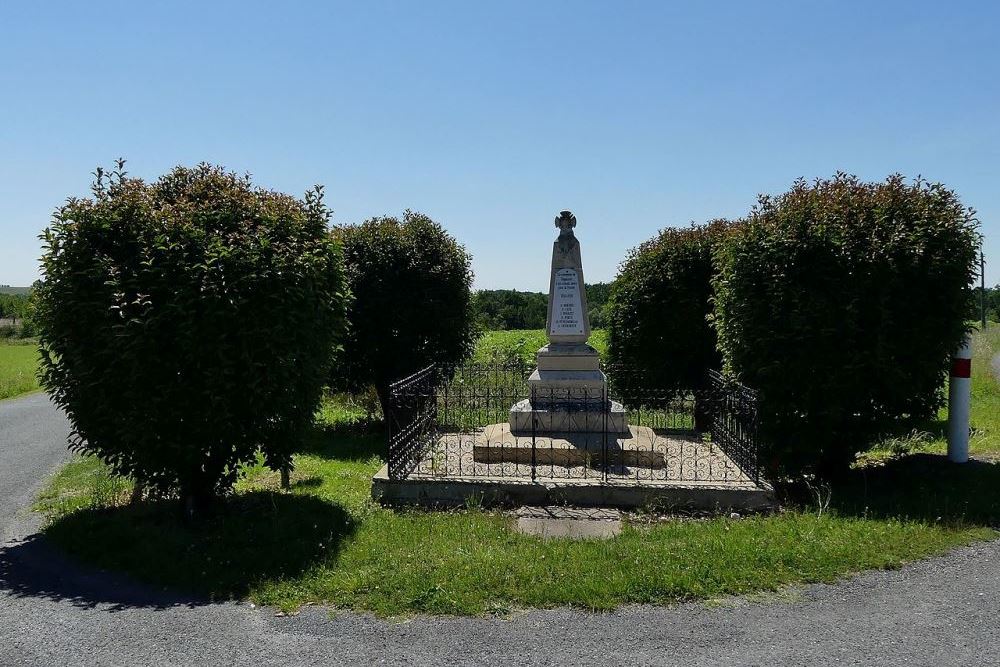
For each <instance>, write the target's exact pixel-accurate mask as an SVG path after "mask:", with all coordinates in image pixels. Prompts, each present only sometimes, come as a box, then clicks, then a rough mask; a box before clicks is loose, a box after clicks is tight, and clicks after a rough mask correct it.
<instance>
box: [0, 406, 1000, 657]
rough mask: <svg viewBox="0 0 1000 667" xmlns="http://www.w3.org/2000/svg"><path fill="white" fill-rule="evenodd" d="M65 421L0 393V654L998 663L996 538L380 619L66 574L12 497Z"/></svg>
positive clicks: (49, 464) (58, 456)
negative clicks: (830, 575)
mask: <svg viewBox="0 0 1000 667" xmlns="http://www.w3.org/2000/svg"><path fill="white" fill-rule="evenodd" d="M65 431H66V424H65V421H64V420H63V419H62V418H61V416H60V415H58V413H57V412H56V411H55V409H54V408H52V407H51V406H50V405H49V404H48V403H47V401H45V399H44V397H40V396H31V397H27V398H24V399H15V400H13V401H5V402H0V463H2V465H0V528H2V530H3V531H4V533H5V535H6V536H7V537H8V538H9V539H13V540H15V541H13V542H9V543H8V544H7V545H6V546H4V547H2V548H0V665H5V666H6V665H54V664H60V665H145V664H157V665H196V664H197V665H204V664H236V663H241V664H250V663H253V664H260V663H266V664H275V665H285V664H288V665H293V664H294V665H308V664H409V665H451V664H456V665H457V664H462V665H470V664H483V665H487V664H488V665H503V664H541V665H547V664H580V663H602V664H614V665H647V664H649V665H830V664H838V665H872V664H878V665H988V664H1000V630H998V620H997V619H998V618H1000V574H998V572H997V568H998V567H1000V542H992V543H986V544H979V545H975V546H972V547H969V548H965V549H962V550H959V551H956V552H953V553H951V554H949V555H947V556H945V557H942V558H936V559H931V560H927V561H923V562H920V563H916V564H914V565H911V566H908V567H906V568H904V569H902V570H899V571H895V572H874V573H868V574H864V575H861V576H859V577H856V578H854V579H851V580H848V581H844V582H842V583H838V584H836V585H831V586H809V587H804V588H801V589H792V590H789V591H787V592H786V593H785V594H783V595H781V596H778V597H774V598H771V599H769V600H763V601H756V602H753V603H751V602H748V601H745V600H733V601H727V602H724V603H721V604H717V605H705V604H685V605H681V606H678V607H675V608H655V607H629V608H625V609H622V610H620V611H618V612H616V613H612V614H590V613H586V612H580V611H573V610H567V609H559V610H551V611H531V612H525V613H518V614H515V615H514V616H512V617H511V618H508V619H466V618H416V619H412V620H408V621H405V622H387V621H380V620H377V619H373V618H371V617H369V616H365V615H357V614H331V613H330V612H329V611H327V610H323V609H318V608H311V607H310V608H306V609H305V610H303V612H302V613H301V614H299V615H297V616H293V617H275V616H274V612H273V611H271V610H260V609H254V608H252V607H251V606H249V605H247V604H203V603H201V602H199V601H197V600H192V599H186V598H183V597H177V596H173V595H169V594H166V593H163V592H157V591H151V590H149V589H147V588H145V587H143V586H139V585H135V584H132V583H130V582H128V581H125V580H123V579H121V578H118V577H113V576H109V575H106V574H102V573H97V572H92V571H86V570H82V569H80V568H78V567H76V566H74V565H73V564H72V563H69V562H67V561H66V560H64V559H63V558H62V557H60V556H59V555H58V554H57V553H55V552H53V551H52V550H50V549H49V548H48V547H47V546H46V545H45V544H44V542H43V541H41V540H40V539H39V538H38V537H37V536H36V535H33V534H32V533H33V531H34V530H35V529H36V527H37V518H33V517H31V516H28V515H26V514H25V513H24V512H23V507H24V505H25V504H26V503H27V502H28V500H30V498H31V497H32V495H33V493H35V490H36V489H37V488H38V484H39V481H38V480H39V479H40V478H41V477H42V476H44V474H45V473H46V472H48V471H49V470H51V469H52V468H53V466H55V465H57V463H58V462H59V461H60V460H62V457H64V456H65V454H64V453H63V448H62V443H63V441H64V437H65ZM8 464H9V465H8ZM33 476H36V477H33ZM18 508H21V509H20V510H18ZM15 512H16V513H15Z"/></svg>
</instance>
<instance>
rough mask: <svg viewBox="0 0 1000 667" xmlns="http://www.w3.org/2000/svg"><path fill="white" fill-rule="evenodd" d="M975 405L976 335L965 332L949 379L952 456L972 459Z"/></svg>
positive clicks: (963, 460) (953, 460)
mask: <svg viewBox="0 0 1000 667" xmlns="http://www.w3.org/2000/svg"><path fill="white" fill-rule="evenodd" d="M971 405H972V338H971V336H970V335H969V334H966V335H965V339H964V340H963V341H962V346H961V347H960V348H959V349H958V352H956V353H955V355H954V356H953V357H952V358H951V377H950V378H949V379H948V460H949V461H952V462H954V463H965V462H967V461H968V460H969V410H970V407H971Z"/></svg>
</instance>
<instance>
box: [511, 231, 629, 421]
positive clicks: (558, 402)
mask: <svg viewBox="0 0 1000 667" xmlns="http://www.w3.org/2000/svg"><path fill="white" fill-rule="evenodd" d="M556 227H558V228H559V238H557V239H556V241H555V243H553V245H552V269H551V273H550V276H549V310H548V317H547V321H546V324H545V333H546V336H547V338H548V339H549V344H548V345H545V346H544V347H542V348H541V349H539V350H538V353H537V355H536V359H537V361H538V368H536V369H535V371H534V372H533V373H532V374H531V377H530V378H528V384H529V386H530V389H531V398H530V399H526V400H524V401H521V402H519V403H517V404H516V405H514V407H512V408H511V410H510V428H511V431H515V432H520V433H525V432H529V431H531V432H534V433H559V432H566V431H581V432H595V431H603V430H604V429H607V430H608V432H614V433H621V432H625V431H627V430H628V427H627V425H626V424H625V411H624V409H623V408H622V406H621V404H619V403H616V402H614V401H610V400H609V399H608V396H607V377H606V376H605V375H604V373H603V371H601V364H600V358H599V357H598V355H597V350H595V349H594V348H593V347H591V346H590V345H588V344H587V339H588V338H590V317H589V314H588V312H587V292H586V290H585V288H584V282H583V261H582V259H581V256H580V242H579V241H578V240H577V239H576V235H575V234H574V232H573V229H574V227H576V217H575V216H574V215H573V214H572V213H570V212H569V211H562V212H561V213H560V214H559V217H557V218H556Z"/></svg>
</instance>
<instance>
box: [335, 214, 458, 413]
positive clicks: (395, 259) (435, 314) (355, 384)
mask: <svg viewBox="0 0 1000 667" xmlns="http://www.w3.org/2000/svg"><path fill="white" fill-rule="evenodd" d="M333 236H334V237H335V238H336V239H337V240H338V241H339V242H340V243H341V244H342V245H343V248H344V264H345V268H346V274H347V282H348V285H349V287H350V290H351V294H352V296H353V299H352V301H351V304H350V308H349V312H348V320H349V322H350V327H349V331H348V334H347V338H346V341H345V343H344V350H343V355H342V357H341V360H340V363H338V364H337V368H336V372H335V374H334V376H333V379H332V384H333V385H334V386H336V387H340V388H343V389H346V390H349V391H358V390H362V389H364V388H365V387H368V386H374V387H375V390H376V392H377V393H378V397H379V402H380V403H381V404H382V409H383V412H384V411H385V409H386V407H387V401H388V392H389V385H390V384H391V383H392V382H394V381H395V380H398V379H400V378H402V377H404V376H406V375H409V374H410V373H413V372H415V371H417V370H419V369H421V368H424V367H425V366H427V365H429V364H433V363H440V364H445V365H451V364H458V363H459V362H460V361H461V360H462V359H464V358H465V357H467V356H468V355H469V354H471V353H472V349H473V347H474V345H475V341H476V330H475V326H474V325H473V321H474V311H473V307H472V291H471V290H472V257H471V256H470V255H469V253H467V252H466V251H465V248H464V247H462V245H461V244H459V243H458V241H456V240H455V239H454V238H453V237H452V236H451V235H449V234H448V233H447V232H446V231H445V230H444V229H443V228H442V227H441V226H440V225H439V224H437V223H436V222H434V221H433V220H431V219H430V218H428V217H427V216H425V215H422V214H420V213H414V212H412V211H406V212H405V213H404V214H403V219H402V220H399V219H397V218H393V217H382V218H373V219H371V220H367V221H366V222H364V223H362V224H360V225H353V226H342V227H335V228H334V231H333Z"/></svg>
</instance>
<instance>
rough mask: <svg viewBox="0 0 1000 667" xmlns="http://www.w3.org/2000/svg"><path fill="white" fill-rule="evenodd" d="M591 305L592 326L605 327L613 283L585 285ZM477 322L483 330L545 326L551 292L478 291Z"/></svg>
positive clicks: (476, 296)
mask: <svg viewBox="0 0 1000 667" xmlns="http://www.w3.org/2000/svg"><path fill="white" fill-rule="evenodd" d="M585 289H586V290H587V304H588V305H589V307H590V313H589V315H590V326H591V327H592V328H594V329H600V328H603V327H604V326H605V324H606V322H607V316H606V314H605V311H606V308H607V300H608V293H609V290H610V285H608V284H607V283H594V284H588V285H586V286H585ZM472 303H473V306H472V307H473V310H474V311H475V315H476V325H477V327H478V328H479V329H480V330H483V331H509V330H511V329H544V328H545V318H546V316H547V314H548V303H549V295H548V294H547V293H546V292H521V291H519V290H478V291H477V292H476V293H475V294H474V295H473V300H472Z"/></svg>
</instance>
